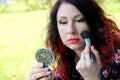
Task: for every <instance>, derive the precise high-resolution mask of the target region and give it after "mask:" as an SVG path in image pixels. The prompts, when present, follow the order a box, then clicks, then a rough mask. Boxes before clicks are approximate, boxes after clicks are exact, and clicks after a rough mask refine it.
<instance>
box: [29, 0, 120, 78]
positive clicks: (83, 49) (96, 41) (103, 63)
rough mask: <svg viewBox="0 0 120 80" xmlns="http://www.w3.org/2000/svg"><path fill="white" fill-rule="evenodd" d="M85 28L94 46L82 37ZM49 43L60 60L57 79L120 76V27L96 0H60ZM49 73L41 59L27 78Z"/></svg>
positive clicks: (52, 14) (53, 18) (55, 71)
mask: <svg viewBox="0 0 120 80" xmlns="http://www.w3.org/2000/svg"><path fill="white" fill-rule="evenodd" d="M84 30H87V31H90V32H91V44H92V46H90V45H86V44H85V41H84V39H83V38H82V37H81V35H80V34H81V32H82V31H84ZM46 45H47V47H48V48H50V49H51V50H52V51H54V55H55V59H56V60H55V63H57V65H56V67H55V69H54V76H55V78H54V80H119V79H120V52H119V49H120V30H119V29H118V27H117V26H116V24H115V23H114V22H113V21H112V20H110V19H108V18H107V17H106V16H105V13H104V11H103V10H102V9H101V8H100V6H99V5H98V4H97V3H96V2H95V0H57V1H56V3H55V5H54V6H53V8H52V10H51V13H50V22H49V24H48V36H47V39H46ZM90 49H91V51H92V52H93V54H94V57H95V63H92V61H91V59H90V54H89V53H90ZM49 75H50V72H49V71H48V69H46V68H43V64H42V63H40V64H39V65H38V64H37V65H34V66H33V67H32V69H31V70H30V71H29V74H28V79H32V80H48V79H49V77H48V76H49Z"/></svg>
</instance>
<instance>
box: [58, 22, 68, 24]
mask: <svg viewBox="0 0 120 80" xmlns="http://www.w3.org/2000/svg"><path fill="white" fill-rule="evenodd" d="M59 23H60V24H67V22H59Z"/></svg>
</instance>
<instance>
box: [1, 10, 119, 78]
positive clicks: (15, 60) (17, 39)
mask: <svg viewBox="0 0 120 80" xmlns="http://www.w3.org/2000/svg"><path fill="white" fill-rule="evenodd" d="M114 15H115V17H113V18H114V20H116V21H117V24H120V19H119V18H120V13H116V14H114ZM47 20H48V11H34V12H23V13H4V14H0V80H26V74H27V71H28V69H29V68H30V67H31V65H32V64H33V63H36V60H35V52H36V50H37V49H38V48H39V47H41V46H44V40H45V35H46V30H45V29H46V28H45V27H46V22H47Z"/></svg>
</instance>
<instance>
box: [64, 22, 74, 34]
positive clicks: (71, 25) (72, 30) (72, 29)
mask: <svg viewBox="0 0 120 80" xmlns="http://www.w3.org/2000/svg"><path fill="white" fill-rule="evenodd" d="M66 31H67V33H69V34H71V33H75V31H76V29H75V26H74V24H73V23H69V24H68V26H67V30H66Z"/></svg>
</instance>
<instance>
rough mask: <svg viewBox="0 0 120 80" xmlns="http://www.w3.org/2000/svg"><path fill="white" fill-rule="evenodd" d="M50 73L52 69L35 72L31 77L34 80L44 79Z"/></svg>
mask: <svg viewBox="0 0 120 80" xmlns="http://www.w3.org/2000/svg"><path fill="white" fill-rule="evenodd" d="M49 75H50V71H48V72H40V73H36V74H33V75H32V76H31V78H32V79H33V80H37V79H42V78H44V77H46V76H49Z"/></svg>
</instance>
